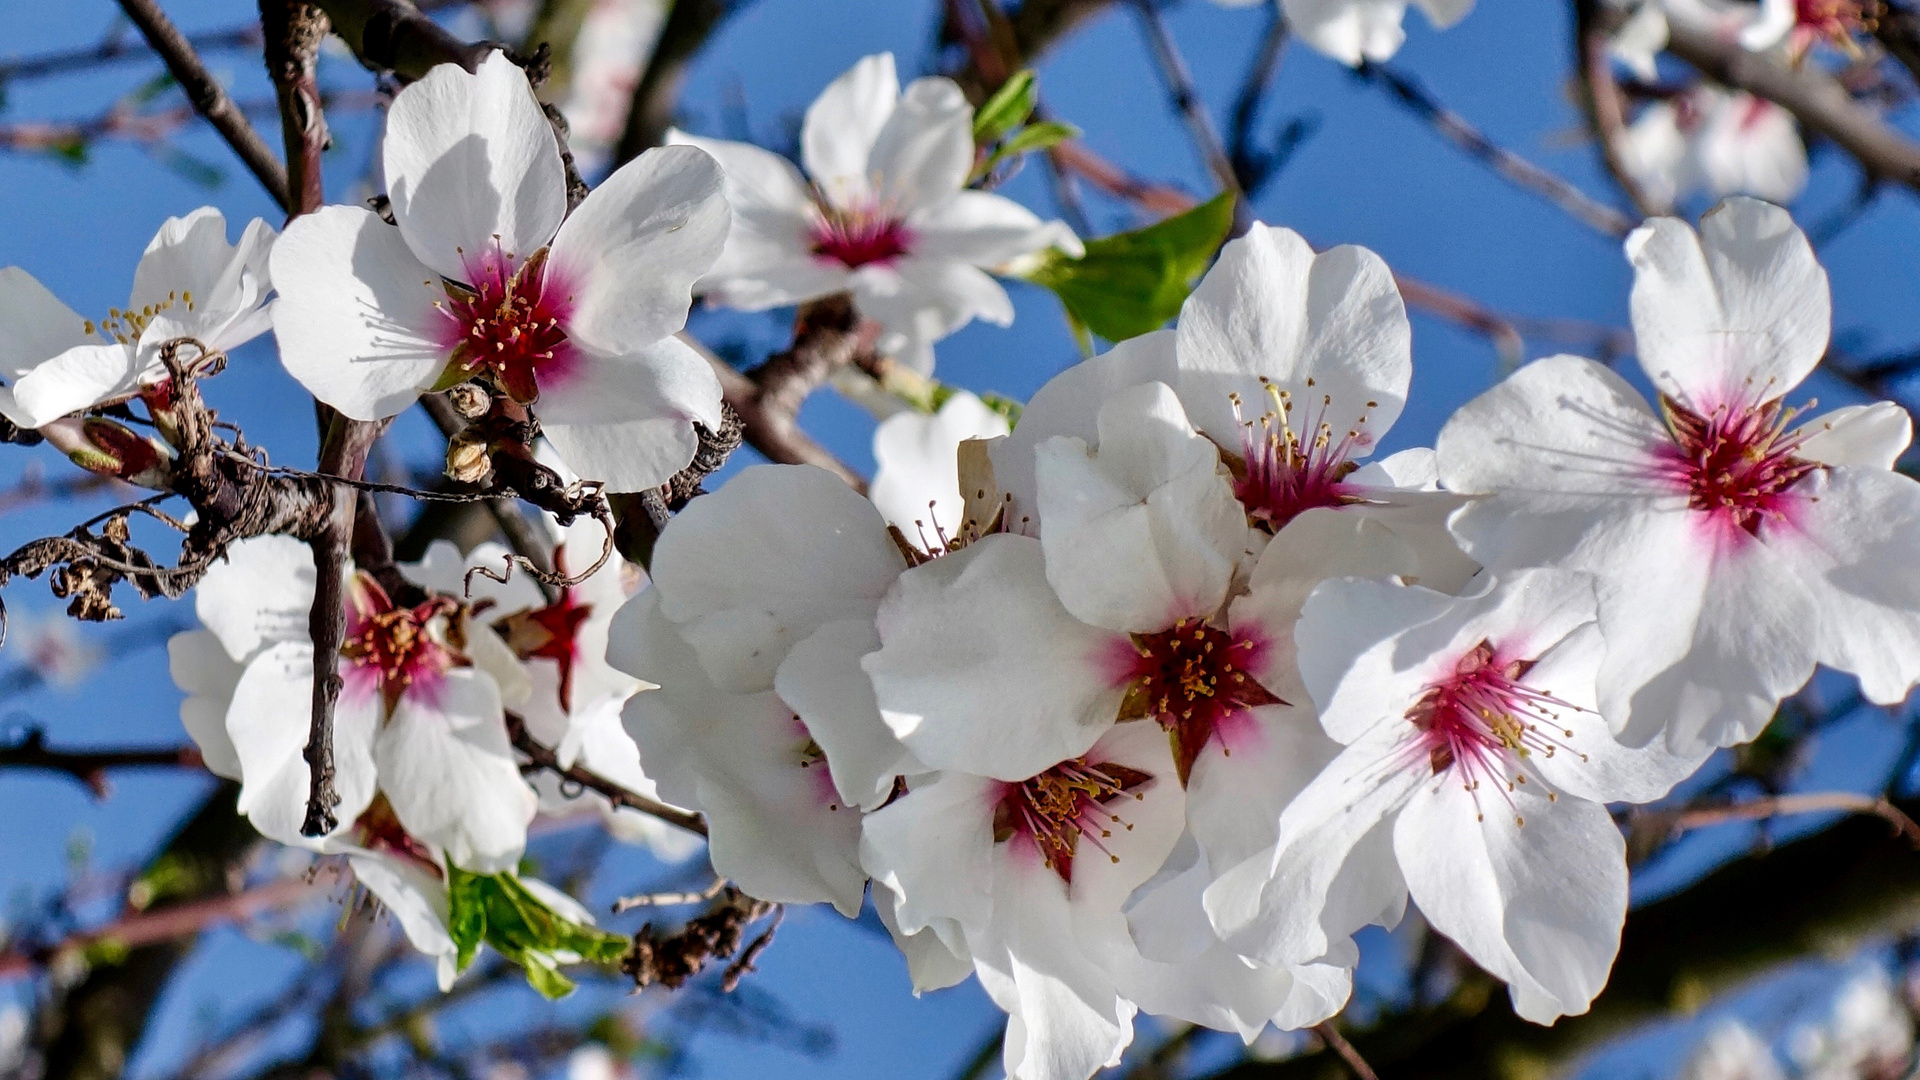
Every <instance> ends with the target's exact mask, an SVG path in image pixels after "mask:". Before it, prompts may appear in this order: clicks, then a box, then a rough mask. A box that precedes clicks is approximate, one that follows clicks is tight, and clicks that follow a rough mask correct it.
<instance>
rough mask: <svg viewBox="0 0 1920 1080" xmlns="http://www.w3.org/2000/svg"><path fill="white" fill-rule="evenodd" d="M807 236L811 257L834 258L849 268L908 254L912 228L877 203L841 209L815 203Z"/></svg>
mask: <svg viewBox="0 0 1920 1080" xmlns="http://www.w3.org/2000/svg"><path fill="white" fill-rule="evenodd" d="M818 209H819V216H818V218H817V219H816V220H815V221H814V224H813V228H812V230H811V231H810V233H809V235H808V239H809V240H810V241H811V242H812V245H813V254H814V257H815V258H819V259H825V260H828V261H830V262H837V263H839V264H840V265H842V266H844V267H846V268H847V269H849V270H857V269H859V268H860V267H862V266H866V265H868V264H869V263H889V262H892V261H893V260H895V259H897V258H900V257H901V256H902V255H907V254H910V253H911V251H912V248H913V243H914V239H915V237H914V235H913V231H912V230H910V229H908V228H907V226H906V223H905V222H903V221H901V220H900V219H899V218H896V217H894V216H893V215H892V214H891V213H890V212H888V211H887V210H886V209H885V208H882V207H878V206H871V207H861V208H858V209H853V210H841V209H837V208H834V207H831V206H828V205H826V203H825V202H824V201H823V202H821V203H820V204H819V207H818Z"/></svg>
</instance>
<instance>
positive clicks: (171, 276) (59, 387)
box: [0, 206, 274, 428]
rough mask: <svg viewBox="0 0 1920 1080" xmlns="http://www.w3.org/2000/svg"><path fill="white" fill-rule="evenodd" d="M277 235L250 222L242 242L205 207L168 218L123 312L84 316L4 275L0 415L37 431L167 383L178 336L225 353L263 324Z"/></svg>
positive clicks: (14, 274) (29, 278)
mask: <svg viewBox="0 0 1920 1080" xmlns="http://www.w3.org/2000/svg"><path fill="white" fill-rule="evenodd" d="M273 243H274V232H273V229H271V228H270V227H268V225H267V223H266V222H264V221H261V220H260V219H259V218H255V219H253V220H252V221H250V222H248V223H247V227H246V229H245V230H244V231H243V232H242V233H241V235H240V242H239V243H238V244H229V243H227V219H226V218H225V217H223V216H222V215H221V213H220V211H218V210H216V209H214V208H213V207H211V206H203V207H201V208H200V209H198V210H195V211H194V212H193V213H191V214H188V215H187V216H186V217H177V218H168V219H167V220H166V222H165V223H164V224H162V225H161V226H160V231H159V232H157V233H155V234H154V236H153V240H152V242H151V243H149V244H148V245H147V250H146V253H145V254H143V255H141V256H140V264H139V266H137V267H136V268H135V269H134V272H133V291H132V293H131V294H129V296H128V297H127V306H126V307H125V308H108V309H107V312H106V314H105V316H103V317H102V318H100V319H97V320H96V319H88V318H83V317H82V316H81V315H80V314H79V313H78V312H75V311H74V310H73V309H72V308H69V307H68V306H67V305H66V304H64V303H62V302H61V301H60V299H59V298H58V297H56V296H54V295H53V293H51V292H49V291H47V288H46V286H44V285H42V284H40V283H39V282H38V281H36V280H34V278H33V275H31V274H29V273H27V272H26V271H25V270H22V269H20V268H19V267H17V266H9V267H6V268H5V269H0V379H4V380H5V385H0V414H4V415H5V416H6V418H7V419H8V420H11V421H13V422H14V423H15V424H18V425H20V426H21V427H31V428H37V427H42V426H45V425H48V424H51V423H52V422H53V421H55V420H57V419H59V418H60V417H62V416H65V415H67V414H68V413H72V412H78V411H80V410H82V409H91V408H93V407H95V406H98V405H105V404H109V403H112V402H116V401H124V400H126V399H128V398H131V397H134V396H136V395H138V394H140V393H141V392H142V391H143V390H145V389H147V388H150V387H154V386H156V385H158V384H160V383H163V382H165V381H166V378H167V373H166V369H165V367H164V366H162V364H161V362H160V347H161V346H162V345H165V344H166V343H168V342H170V341H174V340H176V339H179V338H191V339H193V340H195V341H198V342H199V343H200V344H202V345H203V346H205V347H206V349H207V350H208V351H210V352H224V351H227V350H230V349H234V348H237V347H239V346H240V345H242V344H244V343H246V342H248V341H251V340H252V339H253V338H255V337H257V336H259V335H260V334H261V333H262V332H263V331H265V330H266V329H267V326H268V313H267V295H268V293H270V292H271V291H272V289H273V286H272V285H271V284H270V283H269V279H268V273H267V261H268V251H269V250H270V249H271V247H272V246H273Z"/></svg>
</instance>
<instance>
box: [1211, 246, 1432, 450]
mask: <svg viewBox="0 0 1920 1080" xmlns="http://www.w3.org/2000/svg"><path fill="white" fill-rule="evenodd" d="M1178 333H1179V339H1180V346H1179V348H1180V382H1179V384H1178V386H1177V389H1178V390H1179V391H1180V400H1181V401H1182V402H1183V403H1184V404H1185V405H1186V407H1187V415H1188V416H1190V417H1192V418H1193V423H1194V426H1195V427H1197V428H1199V429H1200V430H1202V431H1204V432H1206V433H1207V434H1208V435H1210V436H1212V437H1213V440H1214V441H1215V442H1218V443H1220V444H1221V445H1223V446H1229V447H1232V446H1238V445H1239V444H1240V440H1241V428H1240V425H1239V422H1238V421H1236V420H1235V418H1234V413H1233V406H1232V402H1231V401H1230V400H1229V398H1228V395H1229V394H1236V393H1237V394H1239V395H1240V399H1241V401H1242V402H1243V403H1244V404H1245V405H1247V406H1248V407H1250V409H1251V411H1252V414H1253V415H1258V413H1259V411H1260V410H1261V408H1263V407H1265V406H1266V404H1267V397H1266V389H1265V384H1264V383H1263V382H1262V379H1263V378H1264V379H1266V380H1268V381H1270V382H1271V383H1272V384H1273V385H1275V386H1276V387H1278V388H1280V389H1284V390H1286V391H1288V392H1289V393H1290V394H1291V395H1292V399H1293V408H1294V410H1295V412H1296V415H1294V416H1293V417H1292V423H1293V425H1294V427H1295V430H1296V431H1300V430H1305V429H1306V428H1307V427H1317V426H1318V425H1319V424H1320V423H1322V422H1324V423H1325V424H1327V425H1328V427H1329V429H1330V430H1331V431H1332V432H1333V433H1334V437H1335V438H1339V437H1341V436H1342V435H1343V434H1344V433H1345V432H1347V431H1350V430H1351V431H1357V432H1359V433H1361V445H1362V447H1363V448H1364V447H1370V446H1371V445H1372V444H1373V442H1374V441H1377V440H1378V439H1379V438H1381V437H1382V436H1384V435H1385V434H1386V433H1387V430H1388V429H1389V428H1391V427H1392V426H1393V422H1394V421H1395V420H1396V419H1398V418H1399V416H1400V409H1401V406H1402V405H1404V404H1405V402H1406V398H1407V385H1408V382H1409V381H1410V380H1411V378H1412V376H1413V358H1412V330H1411V328H1410V327H1409V325H1408V323H1407V312H1406V307H1405V305H1403V304H1402V303H1401V301H1400V292H1399V290H1398V289H1397V288H1396V287H1395V286H1394V283H1393V273H1392V271H1390V270H1388V269H1387V264H1386V263H1384V262H1382V261H1381V259H1380V257H1379V256H1378V255H1375V254H1374V253H1373V252H1371V251H1368V250H1367V249H1365V248H1360V247H1352V246H1344V247H1337V248H1332V249H1329V250H1327V251H1325V252H1322V253H1321V254H1319V255H1315V254H1314V253H1313V249H1312V248H1310V247H1308V246H1307V242H1306V241H1305V240H1303V239H1301V238H1300V236H1299V235H1298V234H1297V233H1294V232H1292V231H1290V230H1287V229H1275V228H1270V227H1268V226H1265V225H1260V224H1255V225H1254V226H1253V228H1252V229H1251V230H1250V231H1249V232H1248V233H1247V234H1246V235H1245V236H1243V237H1240V238H1239V239H1237V240H1234V241H1231V242H1230V243H1228V244H1227V246H1226V248H1225V249H1223V250H1222V251H1221V253H1220V261H1219V262H1217V263H1215V264H1214V266H1213V269H1211V270H1209V271H1207V276H1206V277H1205V278H1203V279H1201V282H1200V285H1199V287H1198V288H1196V289H1194V291H1193V295H1192V296H1190V297H1188V298H1187V302H1186V305H1185V306H1184V307H1182V308H1181V309H1180V323H1179V327H1178ZM1309 380H1311V385H1309ZM1329 399H1330V400H1329Z"/></svg>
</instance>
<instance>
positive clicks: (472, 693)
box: [374, 668, 537, 874]
mask: <svg viewBox="0 0 1920 1080" xmlns="http://www.w3.org/2000/svg"><path fill="white" fill-rule="evenodd" d="M374 760H375V762H376V764H377V765H378V767H379V770H380V789H381V790H382V791H383V792H385V793H386V796H387V801H388V802H390V803H392V804H393V812H394V816H396V817H398V818H399V819H400V824H401V825H403V826H405V827H406V830H407V832H408V833H409V834H411V835H413V836H415V837H417V838H418V839H420V840H421V841H423V842H425V843H429V844H433V845H436V846H438V847H442V848H445V849H446V853H447V860H448V861H449V862H451V863H453V864H454V865H455V866H458V867H460V868H461V869H463V870H471V871H473V872H475V873H479V874H492V873H498V872H500V871H502V870H511V869H512V868H513V867H514V866H516V865H517V864H518V863H519V861H520V855H521V853H522V852H523V851H525V850H526V846H527V823H528V822H529V821H532V820H533V815H534V812H535V810H536V809H537V799H536V798H535V796H534V794H533V789H532V788H529V787H528V786H527V785H526V782H525V781H524V780H522V779H520V767H519V765H518V764H517V763H516V762H515V761H514V757H513V746H512V744H511V743H509V742H508V740H507V726H506V722H505V721H504V720H503V719H502V717H501V712H500V691H499V690H498V689H496V688H495V687H494V684H493V680H492V679H490V678H488V677H487V676H485V675H483V674H481V673H480V672H478V671H475V670H473V669H471V668H455V669H454V670H452V671H448V672H446V673H445V674H444V675H443V676H441V681H440V684H439V685H438V686H437V687H422V686H419V685H415V686H413V687H411V688H409V689H408V691H407V692H406V694H404V695H403V696H402V697H401V698H400V702H399V704H398V705H396V706H395V707H394V710H393V716H392V717H391V718H390V719H389V720H388V721H387V723H386V725H385V726H384V727H383V728H382V729H381V731H380V735H379V738H378V740H377V741H376V742H375V743H374Z"/></svg>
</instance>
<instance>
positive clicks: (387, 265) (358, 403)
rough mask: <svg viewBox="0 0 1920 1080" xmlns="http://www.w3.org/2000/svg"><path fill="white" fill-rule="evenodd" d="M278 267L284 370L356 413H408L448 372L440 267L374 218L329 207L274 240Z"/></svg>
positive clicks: (276, 310)
mask: <svg viewBox="0 0 1920 1080" xmlns="http://www.w3.org/2000/svg"><path fill="white" fill-rule="evenodd" d="M416 85H418V84H416ZM270 264H271V266H272V269H273V281H274V287H275V288H276V289H278V290H279V293H280V299H279V300H278V301H276V302H275V303H274V305H273V333H274V337H275V338H276V339H278V341H279V343H280V362H281V364H283V365H285V367H286V369H287V373H288V374H290V375H292V376H293V377H294V378H296V379H298V380H300V385H302V386H304V387H306V388H307V390H308V391H309V392H311V393H312V394H313V395H314V396H315V397H317V398H319V399H320V400H322V401H324V402H326V403H327V404H329V405H331V406H333V407H334V408H336V409H339V410H340V411H341V412H343V413H345V414H347V415H348V416H349V417H351V418H353V419H355V420H379V419H383V418H385V417H388V416H392V415H394V414H396V413H398V412H400V410H402V409H405V408H406V407H407V406H409V405H411V404H413V402H414V401H415V399H417V398H418V397H419V396H420V392H421V391H422V390H424V389H425V388H427V387H428V386H431V385H433V382H434V380H436V379H438V378H439V377H440V372H441V370H442V369H444V368H445V367H446V366H447V351H446V350H445V349H444V348H442V347H441V345H440V344H439V341H438V334H439V332H440V328H441V321H442V316H441V315H440V313H439V312H437V311H435V310H434V306H433V305H434V303H435V302H436V301H440V300H444V299H445V294H444V293H443V292H442V291H441V287H440V283H439V282H438V281H437V280H436V276H435V271H433V270H430V269H428V268H427V266H426V265H425V264H423V263H422V262H420V260H419V259H416V258H415V257H414V256H413V254H412V252H411V251H409V250H408V248H407V245H406V243H405V242H404V241H403V240H402V239H401V237H400V231H399V230H398V229H395V228H393V227H392V226H390V225H388V224H387V223H386V222H384V221H381V220H380V219H379V218H378V217H377V216H375V215H374V214H373V213H371V212H369V211H366V210H362V209H360V208H358V207H352V206H325V207H321V208H320V209H319V210H316V211H314V212H313V213H311V214H303V215H301V216H300V217H298V218H295V219H294V221H293V222H292V224H290V225H288V226H287V231H286V232H285V233H284V234H282V235H281V237H280V240H279V242H278V243H276V244H274V246H273V255H272V258H271V260H270Z"/></svg>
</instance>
